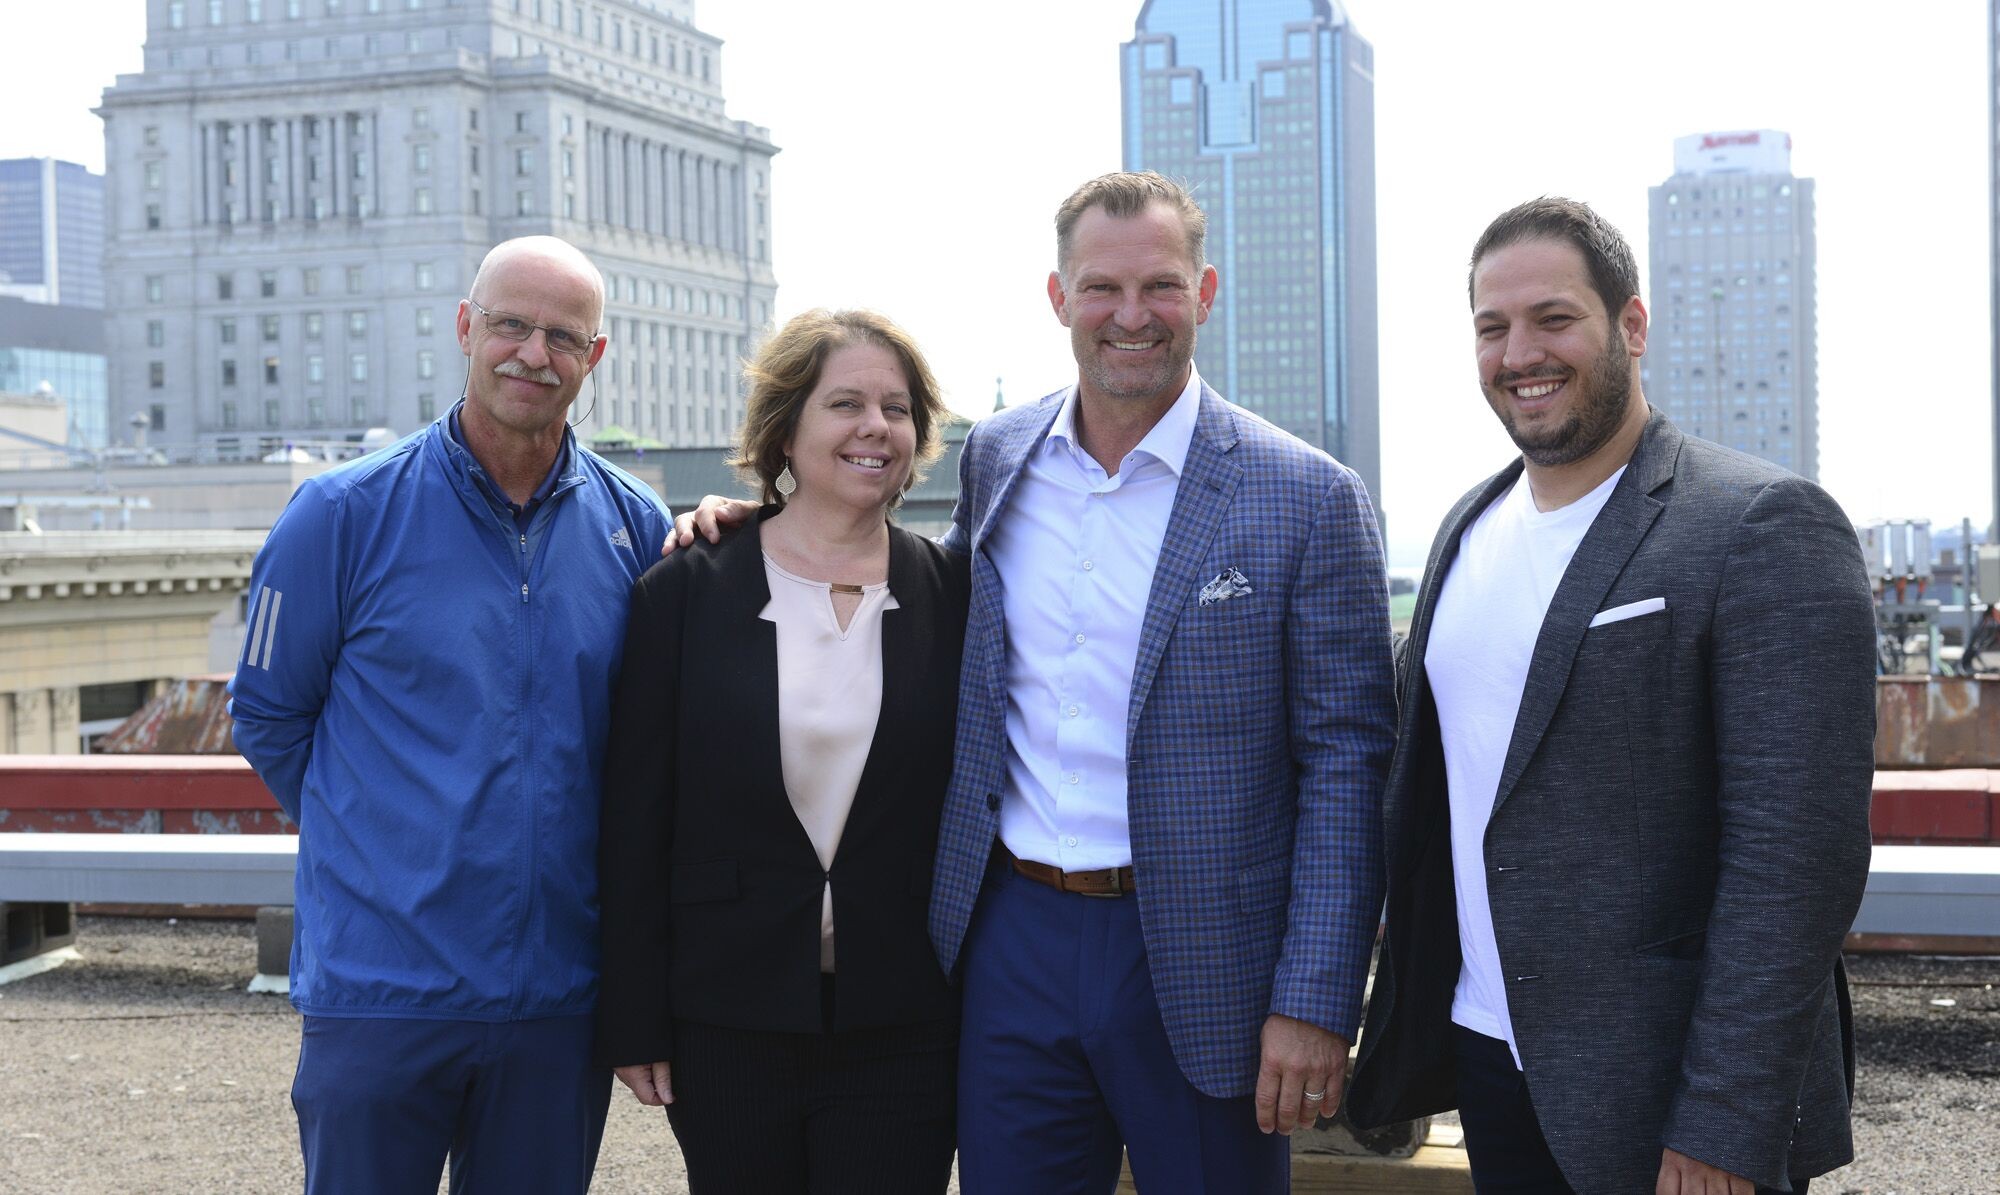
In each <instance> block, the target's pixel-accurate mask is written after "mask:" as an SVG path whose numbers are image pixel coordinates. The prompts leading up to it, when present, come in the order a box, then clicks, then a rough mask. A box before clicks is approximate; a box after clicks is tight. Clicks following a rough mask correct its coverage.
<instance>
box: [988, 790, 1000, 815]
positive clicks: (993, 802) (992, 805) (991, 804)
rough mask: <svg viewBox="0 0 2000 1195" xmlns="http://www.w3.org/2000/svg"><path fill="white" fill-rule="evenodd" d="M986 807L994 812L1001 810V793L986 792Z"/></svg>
mask: <svg viewBox="0 0 2000 1195" xmlns="http://www.w3.org/2000/svg"><path fill="white" fill-rule="evenodd" d="M986 807H987V808H988V809H991V810H993V811H994V812H996V813H997V812H999V810H1000V794H999V793H987V794H986Z"/></svg>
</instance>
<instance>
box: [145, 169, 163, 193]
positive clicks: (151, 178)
mask: <svg viewBox="0 0 2000 1195" xmlns="http://www.w3.org/2000/svg"><path fill="white" fill-rule="evenodd" d="M146 189H147V190H148V191H157V190H159V189H160V163H158V162H148V163H146Z"/></svg>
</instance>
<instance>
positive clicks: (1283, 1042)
mask: <svg viewBox="0 0 2000 1195" xmlns="http://www.w3.org/2000/svg"><path fill="white" fill-rule="evenodd" d="M1263 1042H1264V1059H1263V1062H1262V1064H1261V1065H1259V1066H1258V1068H1257V1101H1256V1102H1257V1127H1258V1128H1259V1129H1262V1130H1263V1131H1264V1132H1266V1133H1269V1132H1271V1131H1273V1130H1276V1131H1277V1132H1279V1133H1283V1134H1285V1135H1286V1136H1290V1135H1291V1132H1292V1130H1293V1129H1294V1128H1296V1127H1299V1126H1302V1125H1303V1126H1305V1127H1308V1128H1309V1127H1311V1126H1312V1125H1313V1124H1314V1123H1315V1122H1316V1121H1317V1120H1318V1119H1319V1118H1320V1117H1322V1116H1331V1115H1333V1112H1334V1109H1336V1108H1338V1107H1340V1088H1341V1085H1342V1084H1343V1083H1344V1082H1345V1081H1346V1079H1347V1049H1348V1045H1349V1043H1348V1041H1347V1039H1346V1038H1343V1037H1341V1036H1340V1035H1339V1034H1337V1033H1329V1032H1328V1031H1326V1030H1324V1029H1322V1028H1320V1027H1319V1026H1318V1025H1311V1024H1307V1023H1306V1022H1305V1021H1301V1020H1298V1019H1297V1018H1294V1017H1288V1016H1284V1015H1281V1014H1279V1013H1272V1014H1271V1015H1270V1016H1269V1017H1267V1018H1265V1021H1264V1033H1263ZM1314 1096H1317V1097H1318V1098H1317V1099H1315V1098H1312V1097H1314Z"/></svg>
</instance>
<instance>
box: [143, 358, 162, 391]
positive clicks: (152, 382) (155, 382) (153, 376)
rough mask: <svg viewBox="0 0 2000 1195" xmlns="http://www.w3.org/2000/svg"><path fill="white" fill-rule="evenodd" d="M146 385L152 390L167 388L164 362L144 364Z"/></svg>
mask: <svg viewBox="0 0 2000 1195" xmlns="http://www.w3.org/2000/svg"><path fill="white" fill-rule="evenodd" d="M146 385H147V386H148V387H149V388H151V389H154V390H164V389H166V388H167V363H166V362H165V361H148V362H146Z"/></svg>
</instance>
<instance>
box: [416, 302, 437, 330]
mask: <svg viewBox="0 0 2000 1195" xmlns="http://www.w3.org/2000/svg"><path fill="white" fill-rule="evenodd" d="M436 314H437V313H436V312H433V311H432V310H431V309H430V308H428V307H419V308H417V335H419V336H429V335H430V334H431V328H432V325H433V321H434V320H435V319H436Z"/></svg>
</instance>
